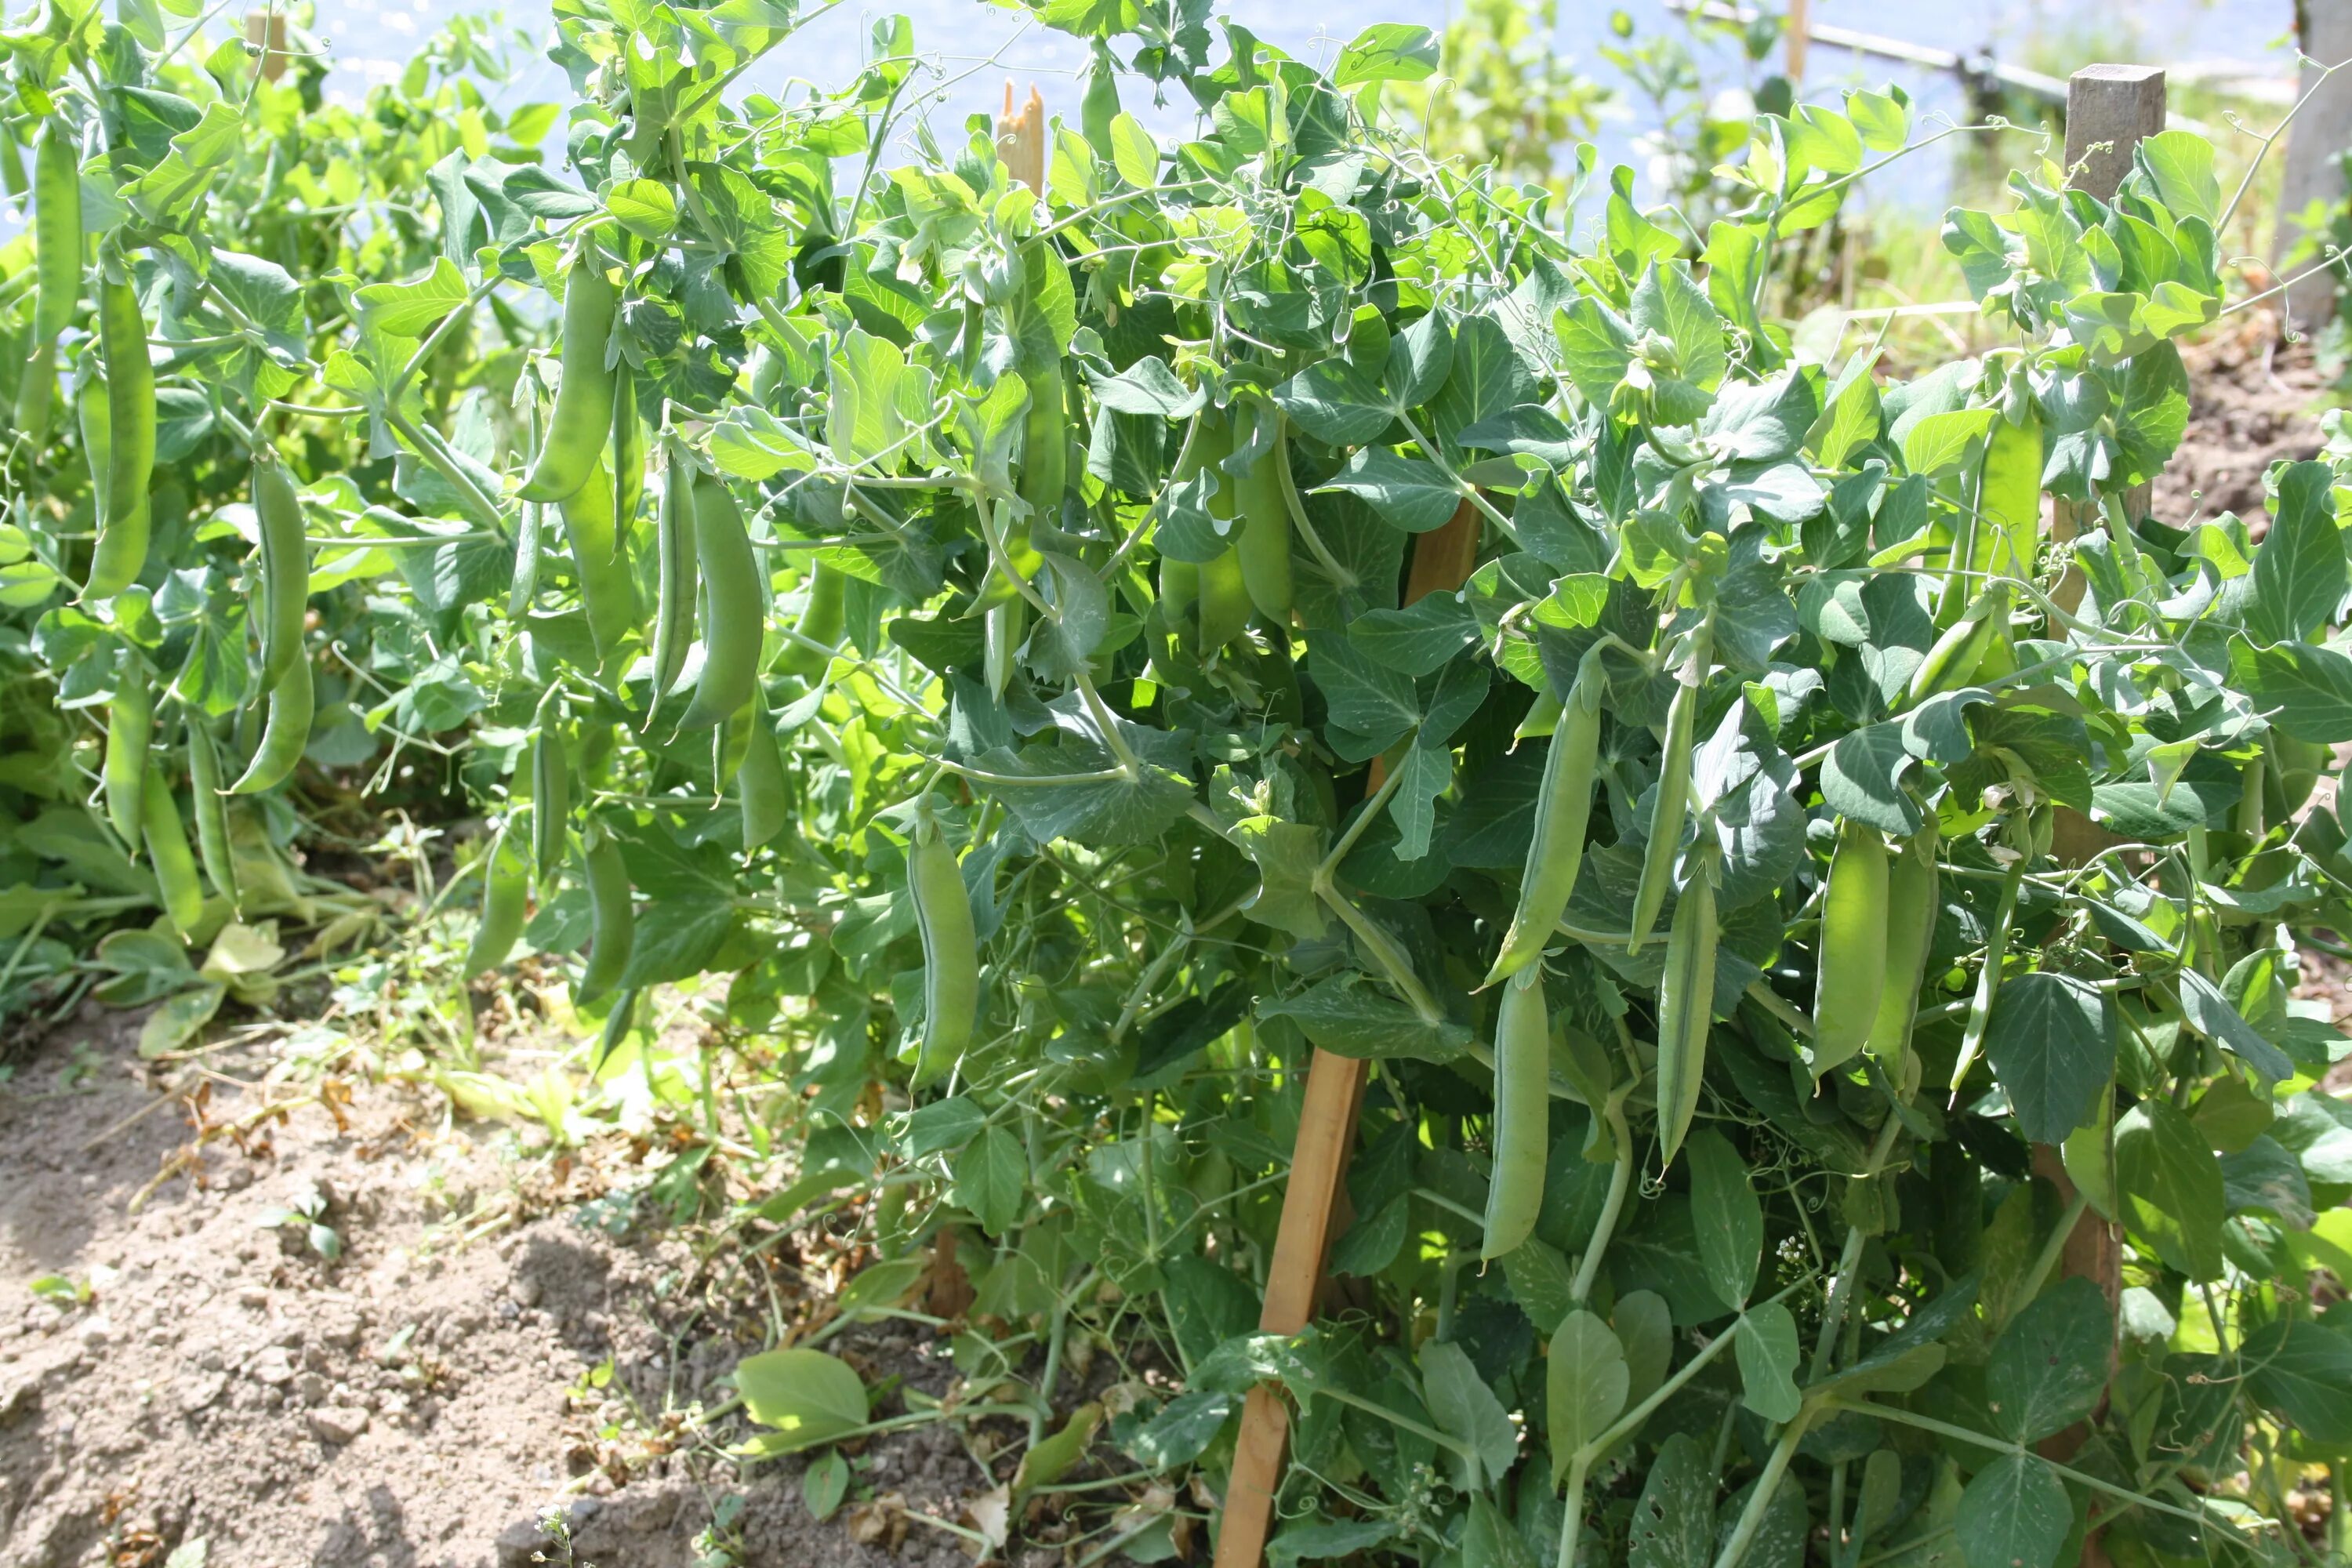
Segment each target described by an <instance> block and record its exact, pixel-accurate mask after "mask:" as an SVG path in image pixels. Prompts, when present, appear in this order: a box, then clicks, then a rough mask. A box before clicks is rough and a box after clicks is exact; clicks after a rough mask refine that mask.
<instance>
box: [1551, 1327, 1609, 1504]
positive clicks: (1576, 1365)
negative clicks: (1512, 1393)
mask: <svg viewBox="0 0 2352 1568" xmlns="http://www.w3.org/2000/svg"><path fill="white" fill-rule="evenodd" d="M1544 1386H1545V1410H1546V1413H1547V1415H1548V1416H1549V1435H1550V1438H1551V1472H1552V1480H1553V1482H1554V1483H1555V1484H1557V1483H1558V1481H1559V1478H1560V1477H1561V1476H1562V1475H1564V1474H1566V1473H1567V1470H1568V1462H1569V1460H1570V1458H1574V1456H1575V1454H1576V1451H1577V1450H1578V1449H1579V1448H1581V1447H1584V1446H1585V1445H1586V1444H1588V1443H1591V1441H1592V1440H1593V1439H1594V1438H1596V1437H1598V1436H1601V1433H1603V1432H1604V1431H1606V1430H1608V1427H1609V1424H1610V1423H1611V1422H1612V1421H1614V1420H1616V1419H1617V1417H1618V1415H1619V1414H1620V1413H1622V1411H1623V1410H1624V1408H1625V1394H1626V1389H1627V1386H1628V1377H1627V1373H1626V1369H1625V1351H1624V1347H1623V1346H1622V1345H1620V1344H1619V1343H1618V1342H1617V1336H1616V1334H1615V1333H1614V1332H1612V1331H1611V1329H1610V1327H1609V1325H1608V1324H1607V1323H1604V1322H1602V1321H1601V1320H1600V1319H1599V1318H1597V1317H1595V1316H1593V1314H1592V1313H1591V1312H1589V1311H1586V1310H1583V1309H1581V1308H1580V1309H1578V1310H1576V1311H1573V1312H1570V1314H1569V1315H1568V1316H1567V1317H1566V1318H1564V1319H1562V1320H1561V1321H1560V1325H1559V1329H1558V1330H1557V1331H1554V1332H1553V1334H1552V1336H1551V1353H1550V1355H1549V1357H1548V1358H1547V1361H1546V1363H1545V1372H1544Z"/></svg>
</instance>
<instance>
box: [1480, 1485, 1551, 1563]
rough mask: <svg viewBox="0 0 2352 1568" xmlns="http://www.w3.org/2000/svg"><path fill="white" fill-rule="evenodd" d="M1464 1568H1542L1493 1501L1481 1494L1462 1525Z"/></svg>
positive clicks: (1532, 1550)
mask: <svg viewBox="0 0 2352 1568" xmlns="http://www.w3.org/2000/svg"><path fill="white" fill-rule="evenodd" d="M1462 1568H1543V1565H1542V1563H1539V1562H1538V1560H1537V1558H1536V1553H1535V1548H1533V1547H1532V1546H1529V1545H1528V1540H1527V1537H1526V1536H1524V1535H1521V1534H1520V1533H1519V1532H1518V1530H1517V1527H1516V1526H1514V1525H1513V1524H1512V1523H1511V1521H1510V1520H1509V1519H1508V1518H1507V1516H1506V1515H1505V1514H1504V1512H1503V1510H1501V1509H1499V1508H1497V1507H1496V1506H1495V1500H1494V1499H1492V1498H1490V1497H1488V1496H1487V1495H1486V1493H1484V1492H1481V1493H1479V1494H1478V1495H1477V1496H1475V1497H1474V1498H1472V1499H1471V1500H1470V1513H1469V1516H1468V1517H1467V1518H1466V1519H1465V1520H1464V1521H1463V1524H1462Z"/></svg>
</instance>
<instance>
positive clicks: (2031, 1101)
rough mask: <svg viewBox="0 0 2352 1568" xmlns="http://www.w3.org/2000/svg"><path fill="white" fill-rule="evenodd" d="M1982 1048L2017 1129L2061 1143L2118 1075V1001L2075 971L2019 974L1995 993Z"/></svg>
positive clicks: (2040, 1140)
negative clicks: (2116, 1009) (2004, 1096)
mask: <svg viewBox="0 0 2352 1568" xmlns="http://www.w3.org/2000/svg"><path fill="white" fill-rule="evenodd" d="M1984 1048H1985V1056H1986V1058H1988V1059H1989V1060H1990V1062H1991V1063H1992V1070H1993V1076H1994V1077H1995V1078H1997V1079H2000V1086H2001V1088H2002V1089H2005V1090H2007V1091H2008V1094H2009V1102H2010V1105H2011V1108H2012V1109H2013V1110H2015V1111H2016V1113H2017V1121H2018V1128H2019V1130H2020V1131H2022V1132H2023V1133H2024V1134H2025V1136H2026V1137H2028V1138H2030V1139H2032V1140H2033V1141H2034V1142H2037V1143H2063V1142H2065V1141H2066V1135H2067V1134H2068V1133H2070V1132H2072V1131H2074V1129H2075V1128H2077V1127H2080V1126H2081V1125H2082V1124H2083V1122H2084V1119H2086V1118H2087V1117H2088V1116H2089V1115H2090V1113H2091V1110H2092V1107H2093V1106H2094V1105H2095V1103H2096V1102H2097V1100H2098V1097H2099V1094H2100V1091H2101V1090H2103V1089H2105V1088H2106V1086H2107V1080H2108V1079H2110V1078H2111V1077H2113V1076H2114V1074H2115V1068H2116V1020H2115V1011H2114V1007H2113V1005H2112V1004H2110V1003H2109V1001H2108V999H2107V997H2106V995H2105V993H2103V992H2101V991H2099V990H2098V989H2096V988H2095V987H2094V986H2092V985H2091V984H2088V983H2087V982H2084V981H2082V980H2078V979H2076V978H2075V977H2074V976H2073V975H2071V974H2053V973H2048V972H2047V971H2036V972H2034V973H2031V974H2020V975H2017V976H2015V977H2013V978H2011V980H2009V981H2007V982H2006V983H2004V984H2002V986H2001V987H2000V991H1999V992H1998V993H1997V994H1996V995H1995V997H1994V1001H1993V1009H1992V1018H1991V1020H1990V1023H1989V1024H1988V1025H1987V1026H1986V1029H1985V1047H1984Z"/></svg>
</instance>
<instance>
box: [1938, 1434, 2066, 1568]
mask: <svg viewBox="0 0 2352 1568" xmlns="http://www.w3.org/2000/svg"><path fill="white" fill-rule="evenodd" d="M2073 1530H2074V1504H2073V1503H2071V1502H2069V1501H2067V1500H2066V1489H2065V1487H2064V1486H2063V1484H2061V1483H2060V1481H2059V1479H2058V1472H2057V1471H2055V1470H2053V1469H2052V1468H2050V1464H2049V1461H2048V1460H2046V1459H2042V1458H2036V1457H2035V1456H2033V1455H2032V1454H2016V1453H2011V1454H2003V1455H2002V1456H2001V1457H2000V1458H1997V1459H1995V1460H1994V1461H1993V1462H1992V1463H1991V1464H1990V1465H1987V1466H1986V1467H1985V1468H1983V1469H1981V1470H1979V1471H1978V1472H1977V1473H1976V1477H1975V1479H1972V1480H1970V1481H1969V1486H1968V1490H1966V1491H1964V1492H1962V1493H1961V1494H1960V1506H1959V1511H1958V1515H1957V1517H1956V1518H1955V1520H1954V1522H1953V1531H1954V1533H1955V1534H1956V1535H1957V1536H1958V1540H1959V1543H1960V1555H1961V1556H1962V1558H1963V1559H1965V1560H1966V1562H1967V1563H1968V1568H2052V1565H2053V1563H2056V1562H2057V1561H2058V1549H2059V1548H2060V1547H2062V1546H2063V1545H2065V1544H2066V1537H2067V1536H2068V1535H2069V1534H2070V1533H2071V1532H2072V1531H2073Z"/></svg>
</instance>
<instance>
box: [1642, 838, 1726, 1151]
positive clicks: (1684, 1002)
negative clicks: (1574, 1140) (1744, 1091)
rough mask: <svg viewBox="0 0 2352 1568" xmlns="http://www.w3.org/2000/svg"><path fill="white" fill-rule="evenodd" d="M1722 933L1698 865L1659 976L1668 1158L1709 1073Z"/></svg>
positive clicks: (1661, 1123) (1661, 1131)
mask: <svg viewBox="0 0 2352 1568" xmlns="http://www.w3.org/2000/svg"><path fill="white" fill-rule="evenodd" d="M1721 934H1722V931H1721V928H1720V926H1719V925H1718V924H1717V920H1716V912H1715V884H1714V883H1713V882H1712V881H1710V880H1708V871H1707V868H1706V867H1703V866H1702V867H1699V868H1695V869H1694V870H1693V871H1692V873H1691V879H1690V885H1689V886H1688V887H1686V888H1685V889H1683V895H1682V898H1681V900H1679V901H1678V902H1677V903H1676V904H1675V919H1674V924H1673V925H1672V926H1671V927H1669V928H1668V931H1667V933H1666V967H1665V973H1664V975H1663V976H1662V977H1661V978H1660V979H1659V981H1658V1094H1657V1099H1658V1155H1659V1159H1660V1160H1661V1161H1662V1162H1664V1163H1667V1164H1672V1163H1674V1158H1675V1151H1676V1150H1678V1149H1680V1148H1681V1147H1682V1144H1683V1139H1684V1137H1685V1135H1686V1134H1687V1133H1688V1132H1689V1131H1690V1124H1691V1118H1692V1116H1694V1115H1695V1114H1696V1112H1697V1110H1698V1090H1699V1084H1700V1082H1701V1081H1702V1080H1703V1079H1705V1077H1706V1037H1707V1030H1708V1028H1709V1026H1711V1025H1712V1023H1713V1022H1714V1017H1715V952H1716V944H1717V941H1718V939H1719V938H1720V936H1721Z"/></svg>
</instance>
